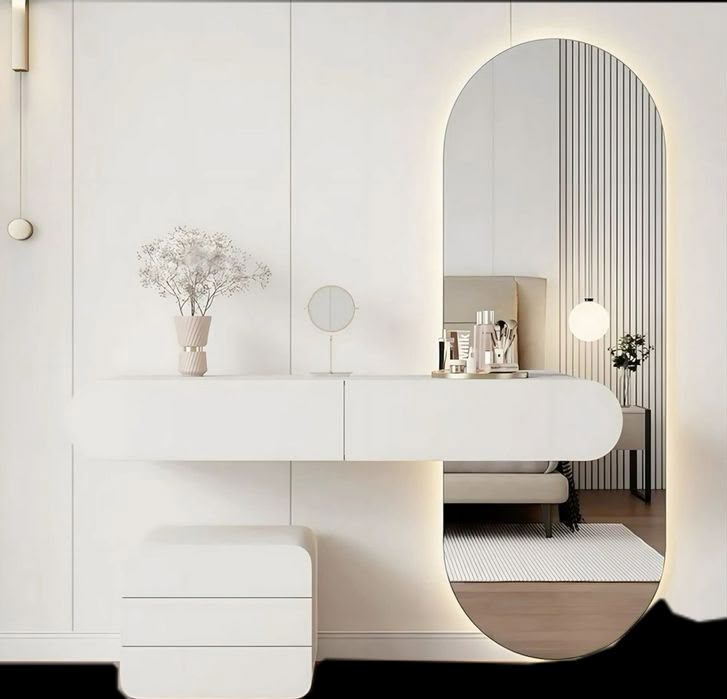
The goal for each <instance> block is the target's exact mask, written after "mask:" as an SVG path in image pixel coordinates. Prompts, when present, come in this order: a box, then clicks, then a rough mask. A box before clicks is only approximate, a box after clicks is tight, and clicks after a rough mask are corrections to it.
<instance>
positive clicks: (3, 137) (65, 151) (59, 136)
mask: <svg viewBox="0 0 727 699" xmlns="http://www.w3.org/2000/svg"><path fill="white" fill-rule="evenodd" d="M9 19H10V3H0V57H2V60H1V61H0V163H1V164H2V167H0V228H1V230H0V313H2V318H3V324H2V340H1V341H0V632H3V631H13V632H18V631H20V632H28V631H48V630H52V631H64V630H70V629H71V446H70V440H69V437H68V435H67V433H66V430H65V421H64V409H65V405H66V403H67V401H68V399H69V397H70V394H71V364H72V362H71V358H72V350H71V197H70V194H71V141H70V133H71V3H70V2H66V1H63V2H61V1H59V0H37V2H35V3H34V4H33V19H32V28H33V30H32V33H31V37H30V39H31V41H30V62H31V72H29V73H27V74H24V75H23V76H22V78H21V77H20V75H19V74H17V73H13V72H12V71H11V70H10V67H9V56H10V48H9V41H10V31H9ZM21 80H22V143H23V157H22V173H23V176H22V214H23V215H24V216H25V217H26V218H28V219H29V220H30V221H31V222H32V223H33V226H34V228H35V234H34V235H33V237H32V238H30V239H29V240H26V241H23V242H18V241H16V240H12V239H11V238H10V237H9V236H8V235H7V234H6V226H7V224H8V222H9V221H10V220H11V219H13V218H16V217H17V216H19V215H20V212H19V202H18V194H19V190H18V182H19V180H18V152H19V149H18V145H19V142H18V139H19V128H18V127H19V124H18V119H19V110H18V100H19V96H20V89H19V83H20V81H21Z"/></svg>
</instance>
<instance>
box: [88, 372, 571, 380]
mask: <svg viewBox="0 0 727 699" xmlns="http://www.w3.org/2000/svg"><path fill="white" fill-rule="evenodd" d="M528 374H529V376H528V378H529V379H571V378H573V377H572V376H567V375H566V374H559V373H558V372H556V371H550V370H546V369H537V370H532V369H530V370H528ZM101 380H102V381H185V382H186V381H197V382H200V381H201V382H204V381H436V382H437V383H441V381H442V379H435V378H433V377H432V376H431V375H430V374H206V375H205V376H180V375H178V374H149V375H144V374H137V375H130V376H123V375H122V376H113V377H108V378H104V379H101Z"/></svg>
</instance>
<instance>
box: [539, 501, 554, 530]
mask: <svg viewBox="0 0 727 699" xmlns="http://www.w3.org/2000/svg"><path fill="white" fill-rule="evenodd" d="M541 508H542V510H543V526H544V527H545V538H546V539H552V538H553V508H552V507H551V506H550V504H548V505H541Z"/></svg>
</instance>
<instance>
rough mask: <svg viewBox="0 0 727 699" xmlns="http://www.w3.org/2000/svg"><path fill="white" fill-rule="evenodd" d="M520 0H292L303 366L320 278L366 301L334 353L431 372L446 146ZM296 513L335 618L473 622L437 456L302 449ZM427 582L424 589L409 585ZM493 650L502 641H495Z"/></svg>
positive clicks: (385, 626)
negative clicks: (306, 454) (454, 114)
mask: <svg viewBox="0 0 727 699" xmlns="http://www.w3.org/2000/svg"><path fill="white" fill-rule="evenodd" d="M507 11H508V10H507V5H506V4H505V3H501V4H494V3H493V4H433V3H300V4H295V5H294V7H293V54H292V55H293V108H292V134H293V135H292V172H293V190H292V207H293V208H292V220H293V249H292V250H293V258H292V260H293V337H292V343H293V369H294V370H295V371H309V370H311V369H318V368H320V366H321V365H322V364H323V363H324V362H325V359H326V354H325V353H326V342H327V339H326V337H325V335H322V334H321V333H319V332H317V331H316V330H315V328H313V326H312V325H311V324H310V322H309V320H308V318H307V315H306V313H305V310H304V306H305V304H306V301H307V298H308V295H309V294H310V293H311V292H312V291H313V290H314V289H315V288H316V287H318V286H320V285H322V284H328V283H334V284H340V285H341V286H344V287H347V288H348V289H349V290H350V291H351V292H352V294H353V296H354V298H355V299H356V302H357V304H358V305H359V307H360V311H359V313H358V314H357V316H356V318H355V319H354V322H353V323H352V325H351V326H350V327H349V328H348V329H346V331H345V332H344V333H342V334H341V335H340V337H339V338H338V339H336V343H337V344H338V347H339V350H338V359H337V365H338V366H339V367H340V368H343V367H345V368H347V369H353V370H355V371H356V372H364V371H368V372H372V373H395V372H399V373H424V372H428V371H430V370H431V369H432V367H433V365H434V361H435V359H436V338H437V337H438V336H439V334H440V332H441V322H442V149H443V143H444V130H445V126H446V123H447V118H448V117H449V112H450V110H451V108H452V105H453V104H454V101H455V99H456V97H457V95H458V94H459V91H460V90H461V88H462V86H463V85H464V84H465V82H466V81H467V80H468V79H469V78H470V76H471V75H472V74H473V73H474V72H475V70H477V68H479V66H480V65H481V64H482V62H483V61H484V60H485V59H486V58H487V57H489V56H491V55H493V54H494V53H497V52H499V51H500V50H502V49H503V48H505V46H506V41H507V24H506V19H507ZM293 471H294V476H293V521H294V522H295V523H296V524H304V525H306V526H310V527H311V528H312V529H313V530H314V531H315V532H316V534H317V535H318V537H319V545H320V549H319V562H318V565H319V580H320V583H319V584H320V587H319V615H320V627H321V630H323V631H378V630H393V629H397V630H405V631H411V630H422V629H426V630H433V629H436V630H439V629H453V630H472V629H473V626H472V624H471V623H470V622H469V620H468V619H467V617H466V616H465V615H464V612H462V610H461V609H460V607H459V605H458V604H457V601H456V599H455V598H454V595H453V594H452V592H451V589H450V587H449V583H448V581H447V578H446V575H445V572H444V568H443V565H442V521H441V518H442V472H441V465H440V464H437V463H427V464H422V463H408V464H377V463H366V464H348V463H347V464H343V465H337V464H328V465H326V464H317V465H316V464H294V465H293ZM413 590H416V594H412V591H413ZM490 648H491V650H488V651H486V652H485V656H484V657H493V656H494V655H495V654H497V653H500V654H502V653H505V651H501V650H499V649H497V646H495V644H492V646H491V647H489V646H488V649H490Z"/></svg>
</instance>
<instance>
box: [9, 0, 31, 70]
mask: <svg viewBox="0 0 727 699" xmlns="http://www.w3.org/2000/svg"><path fill="white" fill-rule="evenodd" d="M11 13H12V17H11V26H12V54H11V68H12V69H13V70H16V71H20V72H26V71H27V70H28V0H12V10H11Z"/></svg>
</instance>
